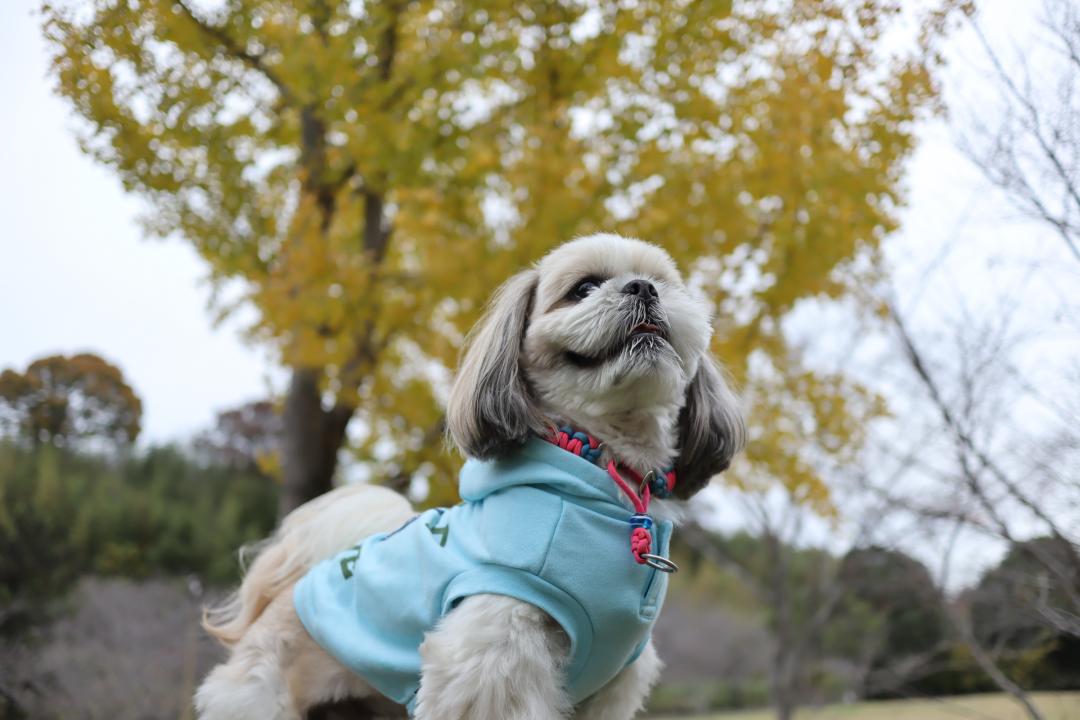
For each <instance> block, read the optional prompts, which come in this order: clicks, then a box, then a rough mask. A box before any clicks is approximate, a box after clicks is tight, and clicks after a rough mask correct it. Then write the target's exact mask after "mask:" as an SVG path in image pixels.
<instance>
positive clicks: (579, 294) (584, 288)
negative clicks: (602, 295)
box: [567, 277, 604, 300]
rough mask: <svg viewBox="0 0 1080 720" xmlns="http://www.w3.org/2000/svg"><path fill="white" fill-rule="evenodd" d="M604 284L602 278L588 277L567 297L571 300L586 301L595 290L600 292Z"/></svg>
mask: <svg viewBox="0 0 1080 720" xmlns="http://www.w3.org/2000/svg"><path fill="white" fill-rule="evenodd" d="M603 282H604V281H603V280H601V279H600V278H595V277H587V278H585V279H584V280H582V281H581V282H579V283H578V284H577V285H575V286H574V289H573V290H571V291H570V294H569V295H568V296H567V297H569V298H571V299H572V300H584V299H585V298H587V297H588V296H589V295H590V294H591V293H592V292H593V291H594V290H599V289H600V284H601V283H603Z"/></svg>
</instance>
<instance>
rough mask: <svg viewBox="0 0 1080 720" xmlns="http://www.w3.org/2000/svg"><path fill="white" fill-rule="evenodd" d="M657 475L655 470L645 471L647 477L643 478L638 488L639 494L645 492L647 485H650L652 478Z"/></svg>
mask: <svg viewBox="0 0 1080 720" xmlns="http://www.w3.org/2000/svg"><path fill="white" fill-rule="evenodd" d="M655 476H656V472H654V471H653V470H650V471H649V472H647V473H645V477H643V478H641V484H640V485H638V489H637V494H638V495H642V494H644V493H645V488H646V486H648V485H649V481H650V480H652V478H653V477H655Z"/></svg>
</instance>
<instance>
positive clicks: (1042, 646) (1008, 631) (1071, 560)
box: [966, 537, 1080, 689]
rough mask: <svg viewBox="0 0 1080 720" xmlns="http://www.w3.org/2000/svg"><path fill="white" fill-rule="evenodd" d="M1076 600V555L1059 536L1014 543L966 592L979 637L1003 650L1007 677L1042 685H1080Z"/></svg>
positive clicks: (1079, 570) (1079, 577) (1079, 591)
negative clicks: (999, 561)
mask: <svg viewBox="0 0 1080 720" xmlns="http://www.w3.org/2000/svg"><path fill="white" fill-rule="evenodd" d="M1077 598H1080V557H1078V550H1077V548H1076V546H1074V545H1072V544H1071V543H1070V542H1069V541H1068V540H1066V539H1064V538H1060V537H1038V538H1033V539H1031V540H1027V541H1025V542H1018V543H1015V544H1013V545H1012V547H1010V548H1009V552H1008V553H1007V554H1006V555H1005V557H1004V558H1003V559H1002V561H1001V563H999V564H998V566H997V567H995V568H992V569H991V570H989V571H988V572H987V573H986V574H985V575H983V577H982V578H981V579H980V581H979V584H978V585H977V586H976V587H975V588H973V589H972V590H971V591H970V592H969V593H967V596H966V600H967V602H968V603H969V604H970V608H971V622H972V630H973V631H974V633H975V637H976V638H977V639H978V641H979V642H980V643H981V644H982V645H983V646H984V647H989V648H994V649H997V650H999V651H1000V652H1002V653H1003V660H1002V664H1003V666H1005V667H1006V668H1007V670H1006V672H1008V673H1009V674H1010V677H1012V678H1014V679H1016V680H1017V681H1018V682H1020V683H1021V684H1022V685H1026V686H1032V685H1033V684H1034V685H1037V686H1038V687H1041V688H1045V689H1074V688H1078V687H1080V637H1078V636H1077V635H1076V633H1075V632H1069V628H1072V627H1075V618H1076V615H1075V612H1076V610H1077V609H1078V600H1077ZM1070 618H1071V619H1072V621H1073V623H1072V624H1071V625H1070V624H1069V622H1068V621H1069V619H1070Z"/></svg>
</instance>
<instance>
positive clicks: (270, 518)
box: [0, 444, 277, 636]
mask: <svg viewBox="0 0 1080 720" xmlns="http://www.w3.org/2000/svg"><path fill="white" fill-rule="evenodd" d="M0 500H2V503H0V635H2V636H17V635H22V634H25V632H26V631H29V630H31V629H32V627H33V626H34V625H35V624H37V623H40V622H41V621H43V620H45V619H47V618H48V616H49V612H50V610H51V609H52V603H51V601H52V600H54V599H56V598H59V597H62V596H63V595H64V594H65V593H66V591H67V590H68V589H70V588H71V587H72V585H73V583H74V581H75V580H76V579H77V578H78V577H79V576H80V575H81V574H83V573H90V572H96V573H103V574H122V575H128V576H135V577H141V576H147V575H151V574H161V573H165V574H188V573H194V574H197V575H199V576H201V577H202V578H203V579H204V580H205V581H207V582H210V583H222V584H223V583H229V582H233V581H235V580H236V579H237V572H238V565H237V562H236V549H237V548H238V547H239V546H240V545H242V544H243V543H245V542H250V541H252V540H256V539H259V538H262V537H264V536H266V535H267V534H268V533H269V532H270V530H271V529H272V528H273V525H274V522H275V518H276V513H277V491H276V487H275V486H274V485H273V484H272V483H270V482H269V481H267V480H266V479H265V478H263V477H261V476H259V475H257V474H255V473H250V472H249V473H242V472H239V471H236V470H232V469H227V468H222V467H214V466H201V465H199V464H196V463H194V462H193V461H191V460H190V459H188V458H187V457H185V456H184V454H183V453H181V452H180V451H179V450H177V449H176V448H172V447H161V448H154V449H151V450H149V451H147V452H146V453H145V454H144V455H141V456H137V457H133V458H131V459H128V460H125V461H122V462H107V461H105V460H103V459H100V458H96V457H89V456H84V455H78V454H75V453H73V452H70V451H64V450H61V449H57V448H55V447H52V446H48V445H46V446H42V447H39V448H36V449H33V450H31V449H26V448H21V447H17V446H15V445H11V444H0Z"/></svg>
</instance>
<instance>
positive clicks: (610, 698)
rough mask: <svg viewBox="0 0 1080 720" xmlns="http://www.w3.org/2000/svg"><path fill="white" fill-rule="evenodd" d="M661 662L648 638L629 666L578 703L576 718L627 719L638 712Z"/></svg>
mask: <svg viewBox="0 0 1080 720" xmlns="http://www.w3.org/2000/svg"><path fill="white" fill-rule="evenodd" d="M663 666H664V664H663V663H662V662H660V658H659V656H657V654H656V650H655V648H653V644H652V641H650V642H649V643H648V644H647V645H646V646H645V649H644V650H642V652H641V655H639V656H638V659H637V660H635V661H634V662H633V663H632V664H631V665H630V666H629V667H627V668H626V669H625V670H623V671H622V672H621V673H619V674H618V675H616V676H615V679H614V680H612V681H611V682H609V683H608V684H607V685H605V686H604V687H602V688H600V691H599V692H598V693H596V694H595V695H593V696H592V697H591V698H589V699H588V700H586V701H585V702H584V703H582V704H581V707H580V708H579V710H578V712H577V713H576V714H575V717H576V718H578V720H630V718H632V717H634V716H635V715H637V713H638V712H639V711H640V710H641V708H642V706H644V705H645V700H646V699H647V698H648V697H649V690H651V689H652V686H653V685H654V684H655V683H656V680H657V678H659V677H660V670H661V668H663Z"/></svg>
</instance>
